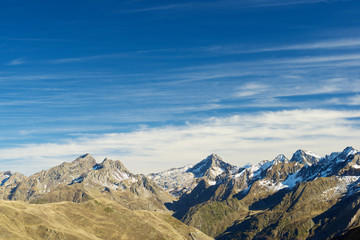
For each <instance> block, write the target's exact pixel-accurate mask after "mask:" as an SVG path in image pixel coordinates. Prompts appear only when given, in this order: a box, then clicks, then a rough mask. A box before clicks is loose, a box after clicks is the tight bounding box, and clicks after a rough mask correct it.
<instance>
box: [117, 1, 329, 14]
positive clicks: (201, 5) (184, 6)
mask: <svg viewBox="0 0 360 240" xmlns="http://www.w3.org/2000/svg"><path fill="white" fill-rule="evenodd" d="M331 2H334V1H329V0H293V1H286V0H243V1H236V0H224V1H219V0H215V1H205V2H196V1H192V2H188V3H184V2H182V3H175V4H174V3H172V4H167V5H157V6H151V7H147V8H134V9H130V10H124V11H119V12H120V13H123V12H129V13H131V12H133V13H136V12H151V11H165V10H193V9H196V10H198V9H212V8H216V9H218V8H238V9H242V8H264V7H281V6H291V5H299V4H316V3H331Z"/></svg>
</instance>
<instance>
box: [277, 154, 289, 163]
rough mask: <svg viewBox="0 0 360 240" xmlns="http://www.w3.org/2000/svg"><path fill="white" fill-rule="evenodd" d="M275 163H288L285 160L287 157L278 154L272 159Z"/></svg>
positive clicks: (287, 160)
mask: <svg viewBox="0 0 360 240" xmlns="http://www.w3.org/2000/svg"><path fill="white" fill-rule="evenodd" d="M274 160H275V162H282V163H288V162H289V159H287V157H285V155H284V154H279V155H277V156H276V158H274Z"/></svg>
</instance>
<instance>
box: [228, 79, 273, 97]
mask: <svg viewBox="0 0 360 240" xmlns="http://www.w3.org/2000/svg"><path fill="white" fill-rule="evenodd" d="M268 88H269V87H268V86H267V85H265V84H260V83H255V82H249V83H246V84H244V85H242V86H240V87H238V91H236V93H235V97H250V96H254V95H258V94H260V93H263V92H265V91H266V90H268Z"/></svg>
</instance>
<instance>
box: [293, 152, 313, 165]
mask: <svg viewBox="0 0 360 240" xmlns="http://www.w3.org/2000/svg"><path fill="white" fill-rule="evenodd" d="M319 160H320V157H319V156H318V155H316V154H315V153H313V152H310V151H306V150H303V149H299V150H297V151H296V152H295V153H294V155H293V156H292V158H291V160H290V162H293V161H295V162H298V163H301V164H306V165H309V166H311V165H313V164H315V163H318V162H319Z"/></svg>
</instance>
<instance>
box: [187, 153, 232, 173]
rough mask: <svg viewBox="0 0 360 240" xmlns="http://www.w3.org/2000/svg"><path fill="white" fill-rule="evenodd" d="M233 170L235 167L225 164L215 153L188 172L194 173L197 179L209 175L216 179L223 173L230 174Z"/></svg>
mask: <svg viewBox="0 0 360 240" xmlns="http://www.w3.org/2000/svg"><path fill="white" fill-rule="evenodd" d="M232 168H233V166H231V165H230V164H228V163H226V162H224V161H223V160H222V159H221V158H220V157H219V156H218V155H216V154H214V153H213V154H211V155H210V156H208V157H207V158H205V159H204V160H202V161H200V162H199V163H197V164H196V165H195V166H194V167H192V168H190V169H188V170H187V171H186V172H191V173H193V174H194V176H195V177H196V178H200V177H203V176H205V175H208V174H210V175H211V176H212V177H216V176H217V175H219V174H221V173H222V172H230V170H231V169H232Z"/></svg>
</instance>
